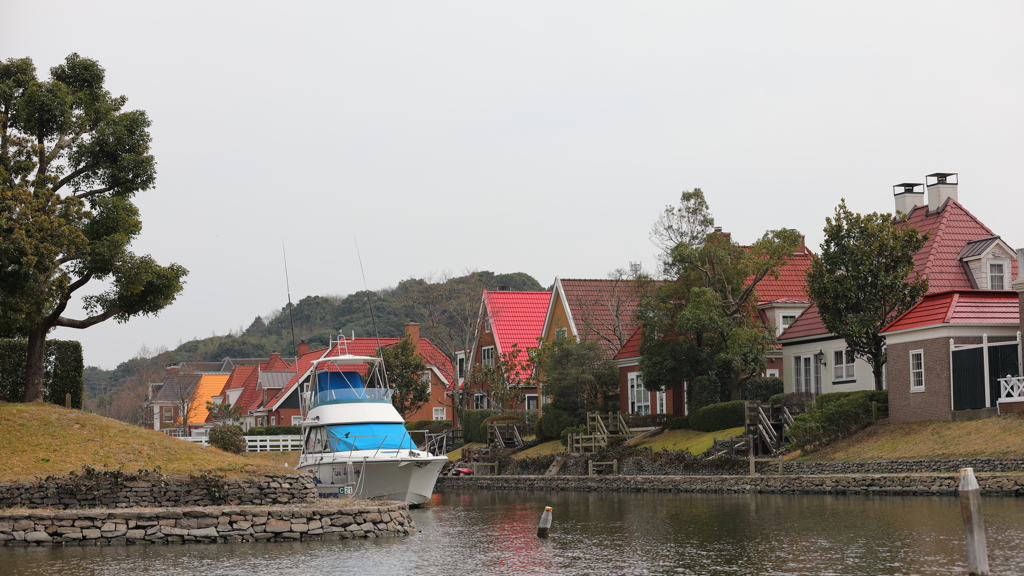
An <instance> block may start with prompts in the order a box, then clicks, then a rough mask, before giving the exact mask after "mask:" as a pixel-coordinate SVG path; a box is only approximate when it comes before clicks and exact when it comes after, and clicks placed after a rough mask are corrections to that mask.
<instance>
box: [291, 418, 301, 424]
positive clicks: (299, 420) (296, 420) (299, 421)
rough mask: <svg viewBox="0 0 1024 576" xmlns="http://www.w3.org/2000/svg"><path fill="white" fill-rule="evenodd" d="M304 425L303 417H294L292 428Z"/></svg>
mask: <svg viewBox="0 0 1024 576" xmlns="http://www.w3.org/2000/svg"><path fill="white" fill-rule="evenodd" d="M301 424H302V416H292V426H299V425H301Z"/></svg>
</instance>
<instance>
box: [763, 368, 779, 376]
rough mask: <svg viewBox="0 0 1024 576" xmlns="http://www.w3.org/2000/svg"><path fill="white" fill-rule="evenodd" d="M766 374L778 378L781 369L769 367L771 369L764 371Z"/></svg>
mask: <svg viewBox="0 0 1024 576" xmlns="http://www.w3.org/2000/svg"><path fill="white" fill-rule="evenodd" d="M764 375H765V377H767V378H778V377H779V369H778V368H769V369H767V370H765V371H764Z"/></svg>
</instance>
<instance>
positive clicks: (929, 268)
mask: <svg viewBox="0 0 1024 576" xmlns="http://www.w3.org/2000/svg"><path fill="white" fill-rule="evenodd" d="M896 225H897V226H911V227H914V228H917V230H918V231H919V232H928V233H929V238H928V240H927V241H926V242H925V244H924V246H923V247H922V248H921V249H920V250H919V251H918V252H917V254H915V255H914V270H915V271H917V272H920V273H921V274H922V275H924V276H927V277H928V293H929V294H936V293H940V292H948V291H950V290H971V288H972V287H971V281H970V279H969V278H968V276H967V272H966V271H965V270H964V267H963V265H962V264H961V262H960V260H959V256H960V253H961V251H962V250H963V249H964V247H965V246H966V245H967V243H969V242H973V241H976V240H981V239H984V238H990V237H992V236H995V234H993V233H992V231H991V230H989V228H988V227H987V226H985V225H984V224H982V223H981V221H980V220H978V219H977V218H975V217H974V215H973V214H971V213H970V212H968V211H967V209H966V208H964V207H963V206H962V205H960V203H959V202H957V201H956V200H953V199H952V198H950V199H949V200H947V201H946V202H945V203H944V204H943V205H942V206H940V207H939V209H938V210H936V211H934V212H929V211H928V207H927V206H918V207H917V208H914V209H913V210H911V212H910V214H909V215H908V216H907V219H906V221H901V222H897V223H896ZM1012 278H1017V261H1016V260H1015V261H1014V262H1013V266H1012ZM828 333H829V332H828V329H827V328H825V324H824V323H823V322H822V321H821V318H820V317H819V316H818V309H817V308H816V307H814V306H812V307H810V308H808V309H807V310H805V311H804V313H803V314H801V315H800V317H799V318H797V319H796V322H794V323H793V324H791V325H790V326H789V328H787V329H786V331H785V332H783V333H782V335H781V336H779V340H791V339H794V338H801V337H807V336H823V335H825V334H828Z"/></svg>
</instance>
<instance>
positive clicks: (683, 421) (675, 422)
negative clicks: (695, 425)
mask: <svg viewBox="0 0 1024 576" xmlns="http://www.w3.org/2000/svg"><path fill="white" fill-rule="evenodd" d="M689 427H690V417H689V416H674V417H672V418H669V419H668V420H666V421H665V429H666V430H685V429H688V428H689Z"/></svg>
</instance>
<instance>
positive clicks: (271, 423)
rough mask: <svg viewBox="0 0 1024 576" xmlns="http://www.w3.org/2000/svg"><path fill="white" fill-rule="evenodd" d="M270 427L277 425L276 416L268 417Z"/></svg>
mask: <svg viewBox="0 0 1024 576" xmlns="http://www.w3.org/2000/svg"><path fill="white" fill-rule="evenodd" d="M270 425H271V426H276V425H277V416H271V417H270Z"/></svg>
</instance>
